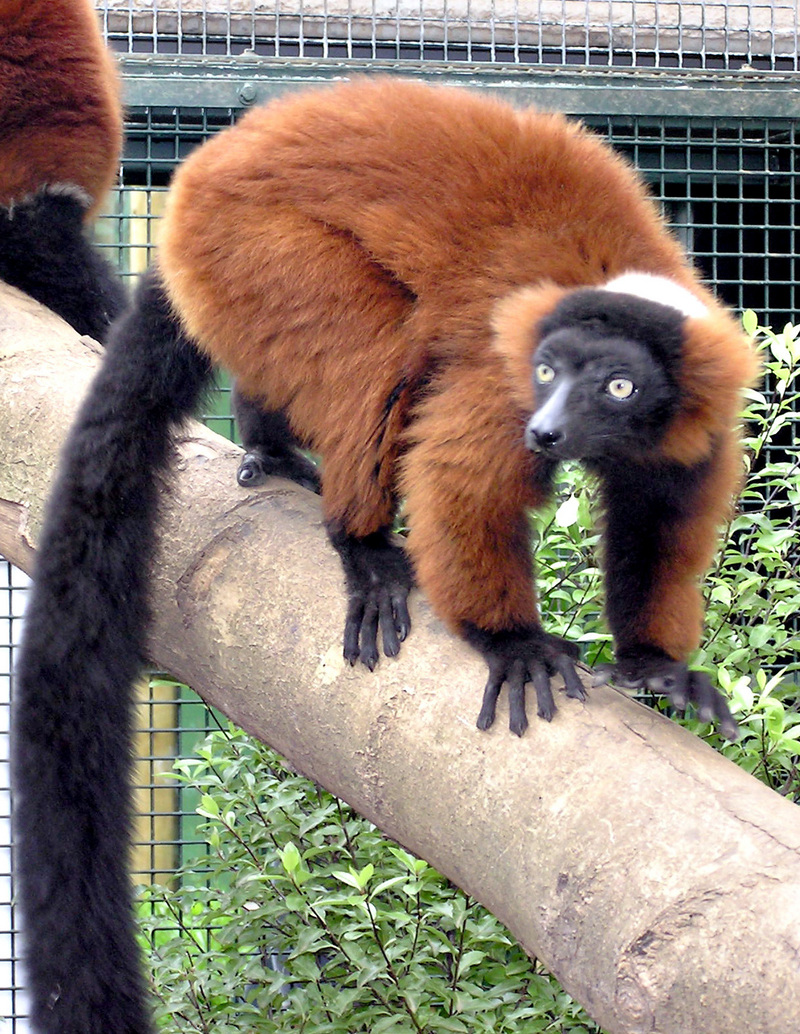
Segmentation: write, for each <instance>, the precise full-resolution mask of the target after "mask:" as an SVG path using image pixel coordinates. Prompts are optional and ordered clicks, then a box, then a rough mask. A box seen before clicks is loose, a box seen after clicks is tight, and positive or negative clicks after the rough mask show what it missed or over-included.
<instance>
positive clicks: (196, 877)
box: [141, 727, 599, 1034]
mask: <svg viewBox="0 0 800 1034" xmlns="http://www.w3.org/2000/svg"><path fill="white" fill-rule="evenodd" d="M176 767H177V771H178V778H179V779H181V780H182V781H184V782H186V783H189V784H191V785H193V786H195V787H197V788H199V789H200V791H201V792H202V795H203V796H202V802H201V805H200V808H199V811H200V813H201V815H203V816H204V818H205V819H206V823H205V826H204V835H205V838H206V841H207V843H208V847H209V853H208V859H207V867H206V869H205V871H203V872H198V870H197V866H196V863H195V864H194V865H193V867H192V869H191V870H188V871H184V872H182V873H179V875H178V884H177V888H176V889H174V890H169V889H164V888H157V887H151V888H148V890H147V891H146V892H145V894H144V896H143V898H142V903H141V908H142V914H143V925H144V928H145V930H146V931H147V936H146V945H147V949H148V951H149V952H150V955H151V969H152V972H153V973H154V981H155V993H156V1000H157V1003H158V1017H159V1020H160V1023H161V1029H162V1030H164V1031H169V1032H181V1034H183V1032H187V1034H188V1032H190V1031H211V1030H213V1031H214V1032H215V1034H233V1032H245V1031H247V1032H250V1034H273V1032H276V1034H277V1032H286V1034H288V1032H289V1031H292V1032H297V1031H303V1032H306V1034H323V1032H324V1034H335V1032H341V1034H345V1032H346V1034H357V1032H364V1034H385V1032H389V1031H391V1032H396V1034H412V1032H413V1034H421V1032H427V1034H438V1032H450V1031H453V1032H463V1034H480V1032H486V1034H489V1032H492V1034H502V1032H508V1034H512V1032H513V1034H539V1032H544V1031H558V1032H560V1034H596V1032H598V1031H599V1028H598V1027H596V1026H595V1025H594V1024H593V1023H592V1022H591V1021H590V1020H588V1019H587V1018H586V1016H585V1015H584V1014H583V1013H582V1012H581V1010H580V1008H579V1006H577V1005H576V1004H575V1003H574V1002H573V1001H572V1000H571V999H570V998H569V996H568V995H566V994H565V992H564V991H562V990H561V988H560V987H559V986H558V984H557V983H556V982H555V981H554V980H553V979H552V978H551V977H549V976H547V975H546V974H545V973H543V972H542V971H541V968H540V967H539V966H538V965H537V963H536V962H534V961H532V960H531V959H529V958H528V957H527V956H526V955H525V953H524V952H523V951H522V949H521V948H520V947H518V945H516V944H515V943H514V941H513V940H512V939H511V937H510V936H509V934H508V933H507V932H506V930H505V929H504V928H503V927H502V926H501V924H500V923H499V922H498V921H497V920H496V919H495V918H494V917H493V916H492V915H490V914H489V913H488V912H487V911H486V910H485V909H483V908H482V907H481V906H479V905H478V904H476V903H475V902H474V901H472V900H470V899H469V898H467V897H465V895H464V894H462V893H461V892H460V891H459V890H457V889H456V888H455V887H453V886H452V884H450V883H449V882H448V881H447V880H446V879H444V877H442V876H441V875H439V873H437V872H436V871H435V870H434V869H432V868H431V867H430V866H429V865H427V863H425V862H424V861H421V860H419V859H417V858H414V857H413V856H411V855H410V854H408V853H407V852H406V851H404V850H402V849H401V848H399V847H397V846H396V845H395V844H393V843H392V842H391V841H389V840H387V839H386V838H385V837H383V836H382V835H381V834H380V833H379V832H378V831H377V830H376V829H375V828H374V826H372V825H370V823H368V822H367V821H366V820H365V819H362V818H360V817H359V816H357V815H356V814H355V813H354V812H352V811H351V810H350V809H349V808H347V807H346V806H345V805H343V804H342V803H341V801H338V800H337V799H336V798H335V797H332V796H331V795H330V794H327V793H325V792H324V791H322V790H320V789H319V788H318V787H316V786H315V785H314V784H312V783H310V782H309V781H308V780H307V779H304V778H302V777H300V776H298V775H296V774H294V773H292V772H291V771H289V770H288V769H287V768H286V767H285V766H284V765H283V763H282V762H281V761H280V759H279V758H278V757H277V756H276V755H275V754H273V753H272V752H271V751H270V750H268V749H267V748H266V747H264V746H262V745H260V744H258V743H257V742H255V741H254V740H252V739H250V738H249V737H247V736H246V735H245V734H244V733H242V732H240V731H237V730H235V729H234V728H233V727H229V728H228V729H225V730H220V731H219V732H215V733H212V734H211V735H210V737H209V738H208V739H207V741H206V743H205V745H204V746H203V747H202V749H201V750H200V751H199V752H198V756H197V758H196V759H192V760H184V761H179V762H178V763H177V766H176Z"/></svg>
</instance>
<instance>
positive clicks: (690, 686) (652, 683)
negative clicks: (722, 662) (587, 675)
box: [594, 647, 739, 740]
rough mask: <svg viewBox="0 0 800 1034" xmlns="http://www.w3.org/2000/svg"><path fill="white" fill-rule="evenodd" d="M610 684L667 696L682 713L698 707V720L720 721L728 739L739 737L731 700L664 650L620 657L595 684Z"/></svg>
mask: <svg viewBox="0 0 800 1034" xmlns="http://www.w3.org/2000/svg"><path fill="white" fill-rule="evenodd" d="M607 682H611V683H613V684H614V685H615V686H618V687H619V688H620V689H646V690H647V691H648V692H650V693H653V694H654V695H656V696H667V697H669V699H670V702H671V703H672V705H673V707H676V708H677V709H678V710H679V711H685V710H686V708H687V706H688V705H689V704H694V706H695V707H696V708H697V716H698V718H699V719H700V720H701V721H703V722H716V723H717V725H718V727H719V731H720V733H721V734H722V735H723V736H724V737H725V738H726V739H728V740H735V739H736V737H737V736H738V734H739V727H738V726H737V724H736V720H735V719H734V717H733V715H732V714H731V711H730V708H729V707H728V701H727V700H726V699H725V697H724V696H723V695H722V693H721V692H720V690H718V689H717V688H716V686H714V684H713V683H712V682H711V679H710V678H709V677H708V675H706V673H705V672H704V671H693V670H692V669H691V668H688V667H687V666H686V665H685V664H684V663H683V661H676V660H673V659H672V657H670V656H669V655H668V654H666V653H664V652H663V651H662V650H658V649H655V648H654V647H646V648H642V649H638V650H630V651H625V652H624V653H620V654H618V655H617V662H616V664H608V665H604V666H603V667H602V668H598V669H597V672H596V674H595V678H594V684H595V685H603V684H605V683H607Z"/></svg>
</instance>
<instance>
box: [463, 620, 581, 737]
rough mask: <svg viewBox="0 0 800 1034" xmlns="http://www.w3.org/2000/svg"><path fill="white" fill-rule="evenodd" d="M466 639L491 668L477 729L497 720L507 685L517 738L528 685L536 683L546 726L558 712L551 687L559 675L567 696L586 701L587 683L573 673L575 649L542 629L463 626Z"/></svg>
mask: <svg viewBox="0 0 800 1034" xmlns="http://www.w3.org/2000/svg"><path fill="white" fill-rule="evenodd" d="M464 635H465V637H466V639H467V641H468V642H469V643H470V644H471V645H472V646H474V647H475V649H476V650H478V651H480V653H481V654H483V656H484V658H485V659H486V663H487V664H488V666H489V678H488V680H487V682H486V687H485V689H484V691H483V703H482V704H481V710H480V714H479V715H478V722H477V725H478V728H479V729H488V728H489V726H490V725H492V723H493V722H494V719H495V713H496V708H497V698H498V697H499V695H500V690H501V689H502V688H503V683H505V682H507V683H508V703H509V721H508V727H509V729H510V730H511V732H513V733H516V735H517V736H521V735H522V734H523V733H524V732H525V730H526V729H527V728H528V716H527V712H526V708H525V684H526V683H527V682H532V683H533V686H534V689H535V690H536V713H537V714H538V715H539V717H540V718H544V720H545V721H547V722H549V721H550V720H551V719H552V717H553V715H554V714H555V712H556V705H555V701H554V700H553V693H552V690H551V689H550V677H551V676H552V675H554V674H556V673H558V674H560V675H561V676H562V677H563V679H564V684H565V686H566V691H567V696H569V697H575V698H576V699H578V700H585V699H586V693H585V692H584V689H583V683H582V682H581V680H580V678H579V677H578V673H577V672H576V670H575V664H574V661H575V659H576V658H577V656H578V652H577V649H576V648H575V647H574V646H573V645H572V644H571V643H567V642H566V640H564V639H559V638H558V637H557V636H553V635H548V634H547V633H546V632H543V631H542V630H541V629H540V628H530V629H526V630H524V631H518V632H487V631H485V630H484V629H480V628H476V627H475V626H474V625H465V627H464Z"/></svg>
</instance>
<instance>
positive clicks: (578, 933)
mask: <svg viewBox="0 0 800 1034" xmlns="http://www.w3.org/2000/svg"><path fill="white" fill-rule="evenodd" d="M97 361H98V347H97V346H96V345H95V344H94V343H93V342H90V341H88V340H87V339H82V338H79V337H78V336H77V335H76V334H75V333H74V332H72V331H71V330H70V328H68V327H67V326H66V324H64V323H62V322H61V321H60V320H58V319H57V318H56V317H54V316H52V315H50V314H49V313H47V312H46V311H45V310H43V309H41V308H40V307H39V306H37V305H36V304H35V303H33V302H32V301H30V300H28V299H26V298H25V297H24V296H23V295H20V294H19V293H18V292H16V291H14V290H12V289H10V288H5V287H3V286H2V285H0V394H1V396H2V400H3V404H2V409H0V551H1V552H2V553H3V554H4V555H5V556H7V557H9V558H10V559H11V560H13V561H14V562H15V563H17V564H19V565H20V566H21V567H22V568H24V569H25V570H30V568H31V562H32V559H33V553H34V548H35V543H36V536H37V532H38V529H39V527H40V524H41V517H42V507H43V499H44V497H45V494H46V491H47V487H48V483H49V480H50V475H51V472H52V470H53V467H54V465H55V460H56V449H57V446H58V444H59V442H60V441H61V440H62V439H63V436H64V434H65V432H66V430H67V427H68V425H69V422H70V419H71V417H72V414H73V412H74V409H75V408H76V406H77V403H78V401H79V398H80V396H81V394H82V392H83V391H84V389H85V386H86V384H87V382H88V380H89V379H90V377H91V374H92V371H93V369H94V367H95V366H96V363H97ZM237 454H238V450H237V449H236V448H235V447H234V446H232V445H231V444H230V443H229V442H227V441H225V440H224V439H222V438H219V437H217V436H215V435H214V434H211V433H210V432H208V431H206V430H204V429H203V428H201V427H200V426H199V425H192V426H191V427H190V428H188V429H187V431H186V433H185V434H184V435H182V437H181V439H180V441H179V459H178V462H177V464H176V467H177V470H176V479H175V487H174V489H173V490H172V491H171V492H170V493H169V498H168V500H167V504H166V508H165V514H164V519H163V527H162V533H161V534H162V540H161V548H160V551H159V556H158V559H157V562H156V564H155V570H154V590H153V605H154V610H155V614H156V621H155V626H154V628H153V631H152V637H151V654H152V658H153V661H154V663H155V664H156V665H157V666H158V667H159V668H162V669H164V670H168V671H170V672H172V673H173V674H174V675H175V676H176V677H177V678H180V679H182V680H184V681H185V682H187V683H188V684H189V685H191V686H192V687H193V688H194V689H195V690H197V692H199V693H200V694H201V695H202V696H203V697H204V698H205V699H206V700H207V701H208V702H209V703H211V704H214V705H215V706H217V707H219V708H220V709H221V710H222V711H224V712H225V713H226V714H228V715H229V716H230V717H231V718H232V719H233V720H234V721H236V722H238V723H240V724H241V725H242V726H244V727H245V728H246V729H248V730H249V731H250V732H252V733H254V734H255V735H256V736H257V737H259V738H260V739H262V740H264V741H265V742H266V743H269V744H270V745H271V746H273V747H274V748H275V749H276V750H278V751H279V752H280V753H281V754H283V755H284V756H285V757H287V758H288V759H289V760H290V761H291V762H292V764H293V765H295V766H296V767H297V768H298V769H299V770H300V771H302V772H303V773H305V774H306V775H308V776H309V777H311V778H312V779H315V780H317V781H318V782H319V783H321V784H322V785H323V786H325V787H326V788H328V789H329V790H331V791H332V792H333V793H335V794H337V795H339V796H340V797H342V798H344V799H345V800H346V801H348V802H349V803H350V804H352V805H353V806H354V807H355V808H357V809H358V810H359V811H360V812H361V813H362V814H364V815H366V816H367V817H368V818H369V819H371V820H372V821H373V822H375V823H376V825H378V826H379V827H380V828H381V829H382V830H384V831H385V832H386V833H387V834H388V835H389V836H391V837H393V838H394V839H396V840H398V841H399V842H400V843H402V844H404V845H405V846H406V847H408V848H409V849H411V850H412V851H414V852H415V853H416V854H418V855H420V856H422V857H424V858H426V859H427V860H428V861H429V862H431V863H432V864H433V865H434V866H436V867H437V868H438V869H439V870H440V871H442V872H444V873H445V874H447V875H448V876H449V877H450V878H451V879H452V880H453V881H454V882H455V883H457V884H458V885H459V886H461V887H463V889H464V890H465V891H467V892H468V893H469V894H471V895H474V896H475V897H476V898H477V899H479V900H480V901H482V902H483V903H484V904H485V905H486V906H487V907H488V908H489V909H490V910H491V911H492V912H494V914H495V915H496V916H498V917H499V918H500V919H501V920H502V921H503V922H504V923H506V924H507V926H508V927H509V929H510V930H511V931H512V932H513V934H514V935H515V936H516V937H517V938H518V939H519V941H520V942H521V944H522V945H523V946H524V947H525V948H526V949H527V950H528V951H529V952H530V953H532V954H535V955H536V956H538V957H539V958H540V959H541V960H542V961H543V962H544V963H545V964H546V965H547V966H548V967H549V968H550V969H551V970H552V971H553V972H554V973H555V975H556V976H557V977H558V978H559V980H561V982H562V983H563V985H564V986H565V988H566V989H567V990H568V991H569V992H570V993H571V994H572V995H574V996H575V998H577V999H578V1000H579V1001H580V1002H582V1003H583V1005H584V1006H585V1007H586V1008H587V1010H588V1011H589V1013H590V1014H591V1015H592V1016H593V1017H595V1019H596V1020H597V1021H598V1022H599V1023H601V1024H602V1025H603V1026H604V1027H606V1028H607V1030H608V1031H610V1032H612V1034H644V1032H658V1034H741V1032H742V1031H743V1030H747V1031H749V1032H750V1034H787V1032H789V1031H791V1030H794V1029H796V1027H797V1021H798V1020H797V1018H798V1016H800V810H798V809H797V808H796V807H795V806H793V805H791V804H789V803H787V802H786V801H785V800H783V799H782V798H781V797H780V796H778V795H777V794H775V793H773V792H771V791H770V790H768V789H766V788H765V787H764V786H763V785H761V784H760V783H758V782H757V781H756V780H755V779H753V778H752V777H750V776H749V775H747V774H746V773H744V772H742V771H741V770H739V769H737V768H736V767H735V766H734V765H732V764H731V763H729V762H728V761H726V760H725V759H724V758H723V757H721V756H719V755H718V754H716V753H715V752H714V751H713V750H711V749H710V748H709V747H708V746H707V745H705V744H704V743H702V742H701V741H700V740H698V739H696V738H695V737H693V736H691V735H690V734H689V733H687V732H685V731H684V730H682V729H681V728H679V727H678V726H676V725H675V724H674V723H672V722H670V721H668V720H666V719H665V718H663V717H661V716H659V715H657V714H655V713H654V712H653V711H651V710H650V709H648V708H645V707H643V706H641V705H639V704H637V703H635V702H632V701H630V700H628V699H627V698H626V697H624V696H623V695H622V694H620V693H617V692H615V691H614V690H612V689H609V688H600V689H593V690H591V691H590V692H589V696H588V700H587V701H586V702H585V703H581V702H578V701H575V700H568V699H566V698H565V697H564V695H563V693H561V694H557V696H558V707H559V711H558V713H557V715H556V717H555V719H554V720H553V722H552V723H551V724H546V723H544V722H541V721H538V720H536V719H534V720H533V722H532V725H531V728H530V729H529V730H528V732H527V733H526V735H525V736H524V737H523V738H522V739H518V738H517V737H515V736H512V735H511V734H510V733H509V732H508V729H507V726H506V721H507V713H506V711H505V701H504V700H501V704H500V708H499V714H498V721H497V723H496V725H495V726H494V728H493V729H492V730H491V731H490V732H489V733H480V732H478V730H477V729H476V728H475V717H476V715H477V711H478V707H479V703H480V693H481V688H482V685H483V681H484V677H485V676H484V670H483V664H482V662H481V661H480V659H479V658H478V657H476V656H475V655H474V654H473V653H472V652H471V651H470V650H469V649H468V648H467V647H466V646H465V645H464V644H462V643H460V642H458V641H456V640H455V639H454V637H453V636H451V635H449V634H448V633H447V632H446V631H445V630H444V629H443V628H442V627H441V625H440V623H439V622H438V621H437V619H436V618H435V617H434V616H433V615H432V613H431V612H430V610H429V608H428V607H427V605H426V603H425V601H424V600H423V599H421V598H419V596H417V598H416V599H415V600H414V601H413V606H412V618H413V620H414V627H413V631H412V633H411V636H410V638H409V640H408V642H407V643H406V644H405V645H404V647H403V649H402V651H401V653H400V657H399V658H398V659H397V660H395V661H387V660H385V659H383V660H381V662H380V664H379V666H378V670H377V671H376V672H375V673H374V674H369V673H368V672H366V671H364V670H362V669H361V668H352V669H351V668H350V667H349V666H347V665H346V664H345V663H344V661H343V659H342V656H341V645H340V638H341V630H342V625H343V621H344V611H345V606H344V595H343V591H342V577H341V573H340V570H339V565H338V561H337V559H336V557H335V555H334V553H333V552H332V551H331V549H330V548H329V546H328V544H327V542H326V538H325V534H324V529H323V526H322V520H321V514H320V509H319V505H318V501H317V500H316V498H315V497H313V496H312V495H310V494H309V493H307V492H305V491H303V490H302V489H300V488H297V487H296V486H293V485H290V484H288V483H286V482H282V481H278V480H274V481H272V482H270V483H269V484H268V486H266V487H264V488H263V489H261V490H255V491H250V492H246V491H244V490H242V489H241V488H239V487H238V486H237V485H236V482H235V479H234V471H235V468H236V457H237Z"/></svg>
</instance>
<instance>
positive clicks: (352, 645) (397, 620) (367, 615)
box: [328, 525, 414, 671]
mask: <svg viewBox="0 0 800 1034" xmlns="http://www.w3.org/2000/svg"><path fill="white" fill-rule="evenodd" d="M328 534H329V535H330V539H331V542H332V544H333V546H334V548H335V549H336V551H337V552H338V554H339V556H340V557H341V560H342V566H343V567H344V576H345V581H346V583H347V618H346V619H345V625H344V639H343V653H344V657H345V660H347V661H349V662H350V664H355V663H356V661H358V660H360V661H361V663H362V664H364V665H366V667H367V668H369V670H370V671H373V670H374V669H375V665H376V664H377V663H378V629H379V628H380V632H381V639H382V642H383V652H384V654H385V656H387V657H396V656H397V654H398V653H399V652H400V644H401V643H402V642H403V640H404V639H405V638H406V636H407V635H408V633H409V631H410V629H411V618H410V616H409V613H408V594H409V592H410V590H411V589H412V587H413V585H414V575H413V572H412V570H411V564H410V563H409V560H408V557H407V556H406V554H405V551H404V550H403V549H402V548H401V547H399V546H395V545H392V543H391V542H390V540H389V536H388V533H386V532H383V531H380V532H376V533H375V534H373V535H367V536H366V537H365V538H356V537H355V536H354V535H347V534H346V533H345V532H343V531H341V530H338V529H337V528H336V527H335V526H333V525H331V526H329V528H328Z"/></svg>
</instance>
